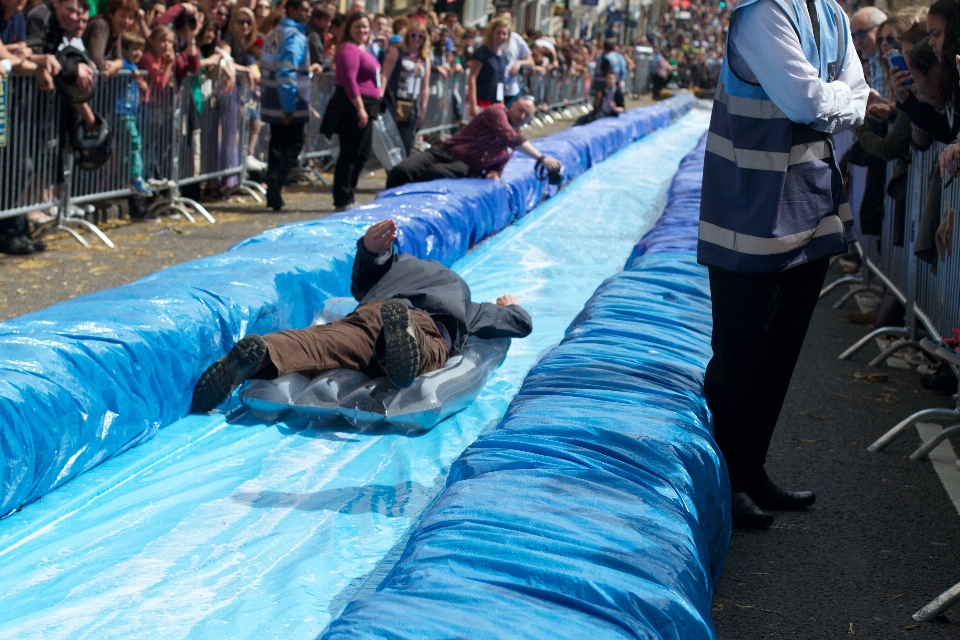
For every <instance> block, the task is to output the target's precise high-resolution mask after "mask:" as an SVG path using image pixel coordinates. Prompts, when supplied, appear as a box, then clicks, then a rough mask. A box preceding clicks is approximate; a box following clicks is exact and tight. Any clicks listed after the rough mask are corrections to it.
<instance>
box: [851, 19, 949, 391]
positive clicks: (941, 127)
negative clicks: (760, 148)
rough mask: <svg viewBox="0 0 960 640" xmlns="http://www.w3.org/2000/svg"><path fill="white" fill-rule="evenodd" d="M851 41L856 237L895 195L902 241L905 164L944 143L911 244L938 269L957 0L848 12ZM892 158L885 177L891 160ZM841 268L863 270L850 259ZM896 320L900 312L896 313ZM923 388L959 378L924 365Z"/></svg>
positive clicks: (876, 319)
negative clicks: (864, 90)
mask: <svg viewBox="0 0 960 640" xmlns="http://www.w3.org/2000/svg"><path fill="white" fill-rule="evenodd" d="M850 31H851V34H852V37H853V44H854V47H855V48H856V50H857V53H858V54H859V56H860V60H861V61H862V63H863V72H864V77H865V78H866V80H867V83H868V84H869V85H870V99H869V102H868V106H867V114H866V115H867V117H866V121H865V122H864V124H863V125H862V126H861V127H860V128H859V129H858V130H857V131H856V143H855V144H854V146H853V147H852V148H851V149H850V151H849V152H848V153H847V154H845V156H844V157H843V158H841V160H840V165H841V170H842V171H847V167H848V166H849V164H857V165H861V166H865V167H866V181H865V191H864V197H863V200H862V202H861V204H860V207H859V210H858V211H856V212H855V217H856V219H857V221H858V224H859V228H858V229H857V231H858V232H859V233H860V234H861V237H869V236H878V235H880V234H881V231H882V229H883V225H882V222H883V218H884V216H885V215H886V212H885V207H884V198H885V196H889V197H891V198H892V199H893V201H894V204H895V206H894V208H893V221H892V224H890V225H889V226H888V228H890V229H891V230H892V238H890V240H891V241H892V242H893V243H894V244H896V245H899V246H903V245H904V241H905V236H906V233H907V230H906V225H907V211H906V199H907V170H908V167H909V164H910V161H911V158H912V157H913V152H914V150H918V151H923V150H926V149H928V148H929V147H930V146H931V145H932V144H933V143H934V142H941V143H945V144H948V145H949V146H947V148H946V149H945V150H944V151H943V153H942V154H941V157H940V164H939V166H935V167H934V168H933V170H932V172H931V174H930V176H929V179H928V181H927V185H926V190H927V194H926V199H925V203H924V207H923V211H922V212H921V213H920V217H919V221H918V225H917V228H916V238H915V240H914V254H915V256H916V258H917V259H919V260H922V261H924V262H926V263H928V264H929V266H930V268H931V270H932V271H934V272H936V269H937V264H938V262H939V261H942V260H943V259H944V257H945V254H946V252H948V251H949V249H950V246H951V242H952V240H951V237H950V236H951V233H952V225H953V220H952V216H943V215H942V209H943V207H942V195H943V189H944V186H945V185H946V184H947V181H948V180H950V179H951V177H952V176H954V175H956V173H957V172H958V167H960V162H958V161H960V143H957V142H956V140H957V136H958V133H960V118H958V117H957V116H958V114H957V110H958V109H960V102H958V98H960V75H958V71H957V54H958V53H960V3H958V2H957V0H937V1H936V2H934V3H933V5H932V6H931V7H929V9H928V8H927V7H908V8H906V9H903V10H901V11H898V12H896V13H887V12H884V11H882V10H880V9H878V8H876V7H864V8H861V9H859V10H857V11H855V12H853V13H852V15H851V16H850ZM889 161H895V163H894V166H893V169H892V172H891V173H890V174H889V175H888V174H887V171H888V162H889ZM846 262H847V264H846V268H847V269H848V270H849V271H854V270H856V269H858V268H859V258H858V257H857V256H856V255H851V256H849V257H848V260H847V261H846ZM903 312H904V310H903V307H902V305H900V303H899V302H898V301H897V300H896V299H895V298H894V297H893V296H892V295H888V296H886V298H885V299H884V300H883V301H881V303H880V304H879V305H878V308H877V311H876V312H875V313H874V312H869V313H865V314H857V313H854V314H850V319H851V320H853V321H855V322H863V323H867V324H876V325H877V326H880V325H889V324H896V323H897V322H899V321H900V319H902V317H903V316H902V314H903ZM898 317H899V318H898ZM921 382H922V383H923V384H924V386H927V387H929V388H933V389H939V390H941V391H945V392H951V393H952V392H954V391H956V378H955V377H954V376H953V374H952V373H951V372H950V371H949V369H948V368H946V367H945V366H941V367H940V368H939V369H937V370H928V371H926V372H925V375H924V376H923V377H922V378H921Z"/></svg>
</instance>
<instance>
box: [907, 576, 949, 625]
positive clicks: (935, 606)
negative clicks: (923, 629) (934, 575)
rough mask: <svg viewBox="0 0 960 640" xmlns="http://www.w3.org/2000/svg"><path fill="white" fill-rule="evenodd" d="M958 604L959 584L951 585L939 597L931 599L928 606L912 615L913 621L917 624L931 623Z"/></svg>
mask: <svg viewBox="0 0 960 640" xmlns="http://www.w3.org/2000/svg"><path fill="white" fill-rule="evenodd" d="M957 602H960V582H958V583H957V584H955V585H953V586H952V587H950V588H949V589H947V590H946V591H944V592H943V593H941V594H940V595H939V596H937V597H936V598H934V599H933V601H932V602H930V604H928V605H927V606H925V607H924V608H923V609H920V610H919V611H917V612H916V613H915V614H913V619H914V620H916V621H917V622H933V621H934V620H936V619H937V618H939V617H940V616H941V615H943V612H944V611H946V610H947V609H949V608H950V607H952V606H953V605H955V604H957Z"/></svg>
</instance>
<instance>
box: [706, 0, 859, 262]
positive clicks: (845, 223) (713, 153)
mask: <svg viewBox="0 0 960 640" xmlns="http://www.w3.org/2000/svg"><path fill="white" fill-rule="evenodd" d="M755 1H756V0H744V1H743V2H741V3H740V4H739V6H738V7H737V9H736V10H735V11H740V10H741V9H743V8H744V7H746V6H749V5H750V4H753V2H755ZM773 1H774V2H776V3H777V5H778V6H779V7H780V8H781V9H782V10H783V11H784V12H785V13H786V15H787V16H788V17H789V19H790V22H791V23H793V28H794V30H795V31H796V32H797V35H798V36H799V38H800V45H801V47H802V49H803V53H804V56H805V57H806V59H807V61H809V62H810V64H811V65H813V67H814V68H816V69H819V71H820V78H821V79H822V80H824V81H825V82H831V81H833V80H834V79H835V78H836V77H837V75H838V74H839V73H840V70H841V69H842V68H843V63H844V59H845V57H846V56H847V55H850V54H849V53H848V52H847V51H846V38H845V36H846V34H847V32H848V31H849V26H848V24H847V18H846V16H845V15H844V13H843V11H842V10H841V9H840V7H839V6H838V5H837V3H836V2H834V0H814V3H815V6H816V9H817V17H818V20H819V23H820V39H819V41H820V46H819V52H818V50H817V49H818V46H817V40H816V39H815V38H814V34H813V28H812V27H811V24H810V20H808V19H807V17H806V14H805V12H804V10H803V6H802V4H800V2H801V1H802V0H800V1H798V0H773ZM744 35H746V36H747V37H763V36H760V35H759V34H757V35H754V34H744ZM852 234H853V218H852V216H851V212H850V205H849V204H848V202H847V194H846V192H845V190H844V188H843V181H842V179H841V177H840V171H839V170H838V169H837V164H836V160H835V159H834V156H833V138H832V137H831V136H830V135H829V134H826V133H821V132H819V131H815V130H814V129H812V128H811V127H810V126H808V125H806V124H799V123H795V122H791V121H790V120H788V119H787V117H786V116H785V115H784V114H783V112H782V111H780V109H778V108H777V106H776V105H775V104H774V103H773V102H772V101H771V100H770V98H769V97H768V96H767V94H766V92H765V91H764V90H763V87H761V86H760V84H759V83H758V82H757V79H756V77H755V76H754V75H753V73H752V72H751V71H750V69H749V68H748V67H747V65H746V64H745V63H744V62H743V60H742V59H740V57H739V56H738V55H737V53H736V49H735V47H733V46H731V44H730V41H729V40H728V44H727V51H726V55H725V56H724V58H723V66H722V68H721V70H720V83H719V85H718V86H717V92H716V97H715V99H714V102H713V115H712V117H711V119H710V131H709V133H708V134H707V145H706V155H705V158H704V164H703V195H702V199H701V204H700V229H699V242H698V243H697V261H698V262H700V263H701V264H705V265H709V266H714V267H720V268H722V269H727V270H730V271H740V272H750V273H769V272H774V271H780V270H783V269H787V268H789V267H791V266H794V265H797V264H800V263H803V262H808V261H810V260H815V259H818V258H823V257H827V256H832V255H837V254H840V253H845V252H846V247H847V242H848V241H850V240H851V239H852V238H853V235H852Z"/></svg>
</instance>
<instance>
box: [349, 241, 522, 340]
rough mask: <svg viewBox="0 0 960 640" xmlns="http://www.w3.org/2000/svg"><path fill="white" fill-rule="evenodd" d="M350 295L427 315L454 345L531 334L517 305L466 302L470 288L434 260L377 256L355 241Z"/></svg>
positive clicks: (363, 301)
mask: <svg viewBox="0 0 960 640" xmlns="http://www.w3.org/2000/svg"><path fill="white" fill-rule="evenodd" d="M350 293H352V294H353V297H354V298H356V299H357V300H358V301H359V302H360V304H369V303H371V302H378V301H380V300H389V299H391V298H400V299H402V300H404V301H405V302H406V303H407V305H408V306H409V307H411V308H413V309H420V310H422V311H426V312H427V313H429V314H430V315H431V316H432V317H433V318H434V320H435V321H437V322H442V323H443V325H444V326H445V327H446V328H447V330H448V331H449V332H450V337H451V339H452V341H453V344H454V346H459V345H460V344H462V342H463V341H464V340H465V339H466V337H467V336H477V337H478V338H484V339H486V338H524V337H526V336H528V335H530V332H531V331H532V330H533V321H532V320H531V319H530V314H528V313H527V312H526V311H524V310H523V309H522V308H521V307H520V305H516V304H513V305H510V306H507V307H501V306H499V305H496V304H493V303H490V302H481V303H479V304H478V303H476V302H473V301H472V300H471V299H470V287H469V286H467V283H466V282H464V281H463V278H461V277H460V276H458V275H457V274H456V273H454V272H453V271H452V270H450V269H448V268H447V267H445V266H443V265H442V264H440V263H439V262H434V261H433V260H421V259H420V258H415V257H413V256H411V255H408V254H405V253H401V254H397V253H396V252H395V251H393V249H392V248H391V249H390V250H389V251H384V252H383V253H381V254H379V255H376V254H373V253H370V252H369V251H367V249H366V247H364V246H363V239H362V238H361V239H360V240H359V241H358V242H357V257H356V258H355V259H354V261H353V278H352V281H351V283H350Z"/></svg>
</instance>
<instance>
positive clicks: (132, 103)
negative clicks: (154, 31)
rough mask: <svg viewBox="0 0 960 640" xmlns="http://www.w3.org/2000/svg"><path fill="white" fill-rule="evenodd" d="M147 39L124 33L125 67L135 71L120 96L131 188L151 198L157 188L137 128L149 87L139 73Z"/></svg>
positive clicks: (122, 49) (119, 103) (120, 114)
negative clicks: (147, 175) (146, 175)
mask: <svg viewBox="0 0 960 640" xmlns="http://www.w3.org/2000/svg"><path fill="white" fill-rule="evenodd" d="M144 49H146V42H145V41H144V39H143V38H141V37H140V35H139V34H137V33H133V32H129V31H128V32H125V33H123V34H122V35H121V36H120V51H121V53H122V54H123V70H124V71H129V72H131V74H132V75H131V76H130V79H129V80H128V81H127V83H126V84H127V86H126V90H125V91H124V92H123V93H122V94H121V95H120V97H118V98H117V115H119V116H120V117H121V119H122V120H123V126H124V128H125V129H126V130H127V136H128V137H129V139H130V188H131V189H133V191H134V193H136V194H138V195H141V196H147V197H150V196H152V195H153V191H151V190H150V188H149V187H148V186H147V183H146V182H144V180H143V156H142V155H141V153H140V152H141V150H142V149H143V142H142V140H141V138H140V130H139V129H138V128H137V112H138V111H139V110H140V100H141V92H145V91H147V90H148V89H149V87H148V86H147V82H146V80H144V79H143V78H141V77H140V76H139V75H137V71H138V67H137V64H138V63H139V62H140V60H141V58H143V52H144Z"/></svg>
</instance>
